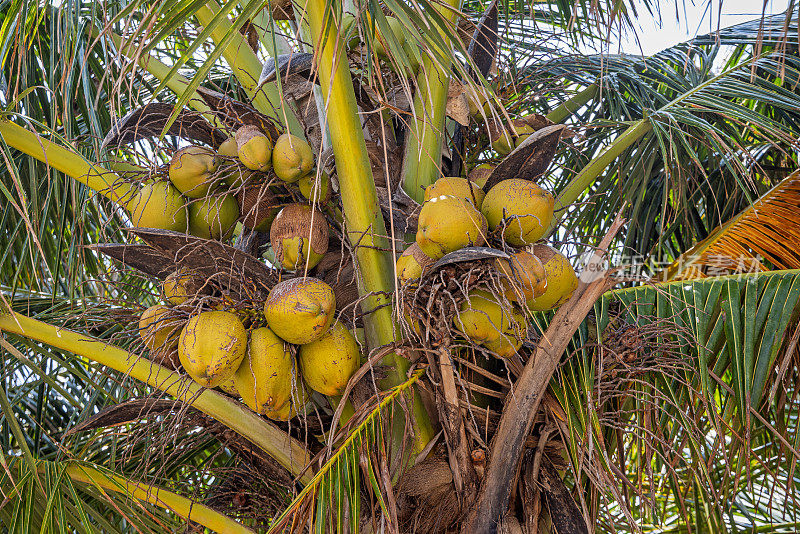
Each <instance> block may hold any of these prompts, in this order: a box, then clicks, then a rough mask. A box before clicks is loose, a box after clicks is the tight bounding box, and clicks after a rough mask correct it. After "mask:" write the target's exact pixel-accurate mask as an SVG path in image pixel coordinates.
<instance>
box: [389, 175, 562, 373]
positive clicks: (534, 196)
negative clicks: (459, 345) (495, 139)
mask: <svg viewBox="0 0 800 534" xmlns="http://www.w3.org/2000/svg"><path fill="white" fill-rule="evenodd" d="M483 182H484V183H485V179H484V180H483ZM553 206H554V199H553V195H552V194H551V193H550V192H548V191H546V190H544V189H542V188H541V187H540V186H539V185H537V184H536V183H534V182H532V181H529V180H522V179H509V180H503V181H502V182H499V183H498V184H497V185H495V186H494V187H492V188H491V189H490V190H489V191H488V192H484V191H483V189H482V188H481V187H480V186H479V185H478V184H477V183H475V182H474V181H472V180H468V179H465V178H457V177H452V178H448V177H446V178H440V179H439V180H437V181H436V183H434V184H432V185H430V186H429V187H428V188H427V189H426V190H425V202H424V203H423V205H422V208H421V210H420V213H419V222H418V226H417V234H416V242H415V243H413V244H412V245H411V246H409V247H408V248H407V249H406V250H405V251H404V252H403V254H402V255H401V256H400V257H399V258H398V260H397V266H396V269H397V277H398V279H399V281H400V283H401V284H407V283H412V282H413V281H414V280H416V279H418V278H420V277H421V276H422V274H423V271H424V270H425V269H426V268H427V267H428V266H430V265H431V264H433V263H434V262H435V261H436V260H438V259H440V258H441V257H443V256H444V255H445V254H448V253H450V252H454V251H456V250H459V249H461V248H464V247H469V246H482V245H484V244H486V243H487V241H488V240H497V241H500V242H502V243H504V245H505V246H506V248H507V249H508V250H509V252H510V256H511V257H510V258H509V259H498V260H496V268H497V271H498V272H499V274H500V279H501V285H502V289H503V291H502V298H498V297H497V296H495V295H493V294H492V293H490V292H489V291H485V290H481V289H474V290H472V291H470V293H469V295H467V298H466V299H465V301H464V302H463V303H462V304H461V306H460V310H459V312H458V313H457V314H456V315H455V317H454V318H453V325H454V327H455V328H456V329H457V330H458V331H460V332H461V333H462V334H463V335H464V336H466V337H468V338H469V339H471V340H472V341H473V342H475V343H477V344H479V345H481V346H483V347H485V348H487V349H488V350H490V351H492V352H494V353H496V354H498V355H500V356H506V357H507V356H511V355H513V354H514V353H515V352H516V351H517V350H519V348H520V346H521V345H522V342H523V341H524V339H525V337H526V335H527V331H526V326H525V325H526V321H525V313H527V312H531V311H544V310H550V309H553V308H555V307H558V306H560V305H561V304H563V303H564V302H566V300H568V299H569V297H570V296H571V295H572V292H573V291H574V290H575V289H576V288H577V285H578V280H577V277H576V275H575V271H574V270H573V268H572V266H571V264H570V263H569V260H568V259H567V258H566V257H565V256H564V255H562V254H561V253H559V252H558V251H557V250H555V249H554V248H552V247H550V246H548V245H546V244H543V243H539V242H538V241H539V240H540V239H541V238H542V237H543V236H544V234H545V232H546V230H547V228H548V227H549V225H550V223H551V221H552V219H553ZM501 301H502V302H501Z"/></svg>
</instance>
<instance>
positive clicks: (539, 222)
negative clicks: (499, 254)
mask: <svg viewBox="0 0 800 534" xmlns="http://www.w3.org/2000/svg"><path fill="white" fill-rule="evenodd" d="M554 204H555V199H553V195H551V194H550V192H549V191H545V190H544V189H542V188H541V187H539V186H538V185H537V184H535V183H533V182H531V181H530V180H523V179H520V178H512V179H509V180H503V181H502V182H500V183H498V184H497V185H495V186H494V187H492V188H491V189H490V190H489V192H488V193H486V198H484V199H483V206H482V207H481V212H483V214H484V215H485V216H486V220H487V221H488V223H489V228H490V229H491V230H495V229H496V228H498V227H499V228H500V229H501V232H502V237H503V239H505V241H506V242H508V243H510V244H512V245H515V246H518V247H522V246H526V245H531V244H533V243H534V242H536V241H537V240H539V239H541V237H542V236H543V235H544V233H545V231H546V230H547V227H548V226H549V225H550V221H551V220H552V219H553V205H554Z"/></svg>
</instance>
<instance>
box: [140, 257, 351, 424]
mask: <svg viewBox="0 0 800 534" xmlns="http://www.w3.org/2000/svg"><path fill="white" fill-rule="evenodd" d="M162 291H163V296H164V300H165V301H166V303H167V304H166V305H156V306H152V307H150V308H148V309H146V310H145V311H144V313H143V314H142V316H141V318H140V320H139V334H140V336H141V337H142V340H143V341H144V344H145V346H146V347H147V348H148V349H150V351H151V353H153V354H154V355H156V356H158V355H161V357H162V358H163V357H165V356H167V355H169V354H175V353H176V352H177V357H178V361H175V362H172V364H173V365H172V366H173V367H176V368H177V366H178V363H179V364H180V366H181V367H182V368H183V369H184V370H185V371H186V373H187V374H188V375H189V376H191V377H192V379H194V380H195V381H196V382H197V383H198V384H200V385H202V386H204V387H208V388H213V387H219V388H220V389H222V390H223V391H225V392H226V393H229V394H231V395H234V396H239V397H241V398H242V401H243V402H244V403H245V404H247V405H248V406H249V407H250V408H251V409H253V410H254V411H256V412H258V413H260V414H264V415H266V416H267V417H269V418H271V419H275V420H280V421H286V420H288V419H290V418H292V417H294V416H295V415H296V414H298V413H302V412H303V409H304V407H305V406H306V404H307V403H308V402H309V401H310V400H311V396H310V394H309V391H308V389H307V388H310V389H311V390H314V391H317V392H319V393H321V394H323V395H330V396H335V395H341V394H342V392H343V390H344V388H345V387H346V385H347V381H348V380H349V379H350V377H351V376H352V375H353V373H355V371H356V370H357V369H358V368H359V366H360V365H361V350H360V348H359V345H358V342H357V341H356V338H355V337H354V335H353V334H352V333H351V332H350V330H348V329H347V327H346V326H345V325H344V324H342V323H341V322H339V321H338V320H336V319H335V312H336V299H335V297H334V293H333V290H332V289H331V287H330V286H329V285H328V284H326V283H325V282H323V281H322V280H319V279H316V278H311V277H299V278H291V279H288V280H285V281H282V282H279V283H278V284H276V285H275V286H274V287H273V289H272V290H271V291H270V293H269V296H268V297H267V300H266V301H265V302H264V304H263V307H259V309H250V310H237V309H234V308H232V307H226V306H225V305H224V304H223V305H219V306H216V307H215V308H212V309H201V311H199V312H195V309H196V307H197V306H196V304H197V303H196V302H194V303H193V302H192V300H193V299H195V297H196V296H197V293H198V288H197V286H196V284H195V281H194V278H193V277H192V276H190V275H189V274H188V273H186V272H184V271H178V272H176V273H173V274H172V275H170V276H169V277H167V279H166V280H165V281H164V284H163V287H162ZM170 306H177V307H183V309H185V310H191V311H192V316H191V317H190V318H189V319H188V321H186V320H180V319H175V317H176V316H179V315H177V314H174V313H171V310H170ZM295 354H296V355H297V356H296V357H295Z"/></svg>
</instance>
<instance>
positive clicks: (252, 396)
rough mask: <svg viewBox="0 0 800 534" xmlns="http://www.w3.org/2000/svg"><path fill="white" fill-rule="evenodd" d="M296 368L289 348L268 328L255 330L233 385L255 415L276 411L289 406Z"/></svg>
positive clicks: (234, 376) (235, 374) (234, 377)
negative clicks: (285, 405) (286, 405)
mask: <svg viewBox="0 0 800 534" xmlns="http://www.w3.org/2000/svg"><path fill="white" fill-rule="evenodd" d="M294 368H295V365H294V357H293V356H292V353H291V352H290V351H289V346H288V345H287V344H286V343H285V342H284V341H283V340H282V339H281V338H279V337H278V336H276V335H275V334H274V333H273V332H272V330H270V329H269V328H267V327H263V328H256V329H255V330H253V331H252V332H250V341H249V343H248V344H247V351H246V352H245V356H244V359H243V360H242V363H241V364H240V365H239V368H238V369H237V370H236V372H235V373H234V375H233V381H234V384H235V385H236V390H237V391H238V392H239V394H240V395H241V396H242V400H243V401H244V403H245V404H247V405H248V406H249V407H250V408H251V409H252V410H253V411H254V412H257V413H264V412H266V411H275V410H278V409H280V408H282V407H283V405H284V404H286V403H288V402H289V399H290V397H291V394H292V379H293V377H294V375H295V369H294Z"/></svg>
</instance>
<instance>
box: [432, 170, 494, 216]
mask: <svg viewBox="0 0 800 534" xmlns="http://www.w3.org/2000/svg"><path fill="white" fill-rule="evenodd" d="M485 195H486V193H484V192H483V189H481V188H480V187H478V186H477V185H475V184H474V183H472V182H470V181H469V180H467V179H465V178H460V177H457V176H446V177H444V178H439V179H438V180H436V182H434V183H432V184H431V185H429V186H428V187H427V188H425V201H428V200H430V199H432V198H436V197H440V196H451V197H458V198H463V199H464V200H467V201H468V202H471V203H472V205H473V206H475V207H476V208H478V209H481V203H482V202H483V197H484V196H485Z"/></svg>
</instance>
